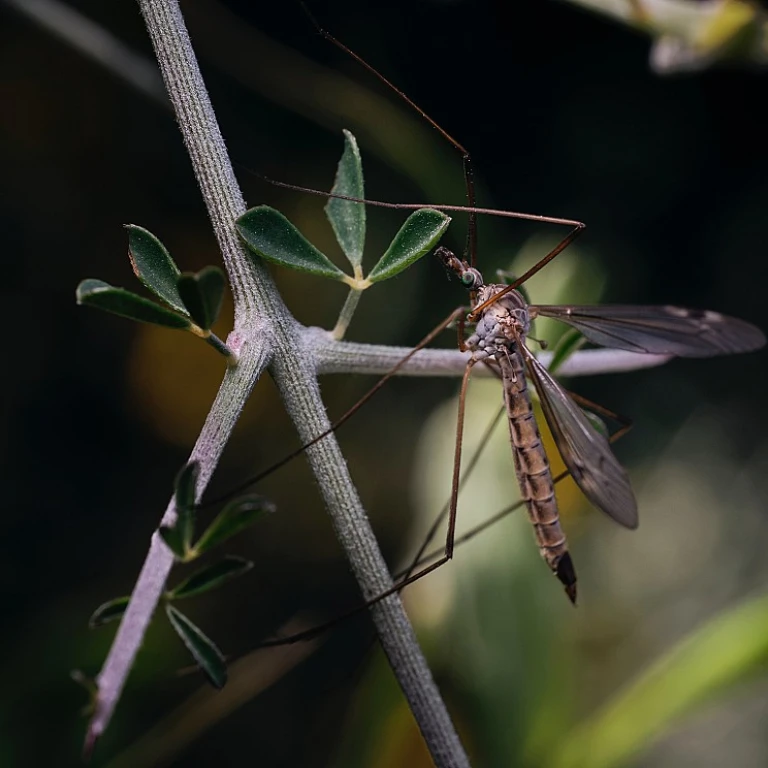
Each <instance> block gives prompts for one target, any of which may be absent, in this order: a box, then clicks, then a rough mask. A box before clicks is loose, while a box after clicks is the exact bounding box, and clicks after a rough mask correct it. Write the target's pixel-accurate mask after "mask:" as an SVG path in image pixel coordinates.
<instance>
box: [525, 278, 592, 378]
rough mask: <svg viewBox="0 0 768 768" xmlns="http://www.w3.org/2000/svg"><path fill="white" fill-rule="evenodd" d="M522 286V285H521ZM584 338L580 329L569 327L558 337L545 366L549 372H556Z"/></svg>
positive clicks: (581, 344) (579, 346) (580, 344)
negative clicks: (548, 361) (549, 359)
mask: <svg viewBox="0 0 768 768" xmlns="http://www.w3.org/2000/svg"><path fill="white" fill-rule="evenodd" d="M521 287H522V286H521ZM585 342H586V339H585V338H584V335H583V334H582V333H581V331H577V330H576V329H575V328H569V329H568V330H567V331H565V333H563V335H562V336H561V337H560V338H559V339H558V341H557V344H555V348H554V350H552V360H551V361H550V363H549V365H548V366H547V368H548V369H549V372H550V373H557V369H558V368H559V367H560V366H561V365H562V364H563V363H564V362H565V361H566V360H567V359H568V358H569V357H570V356H571V355H572V354H573V353H574V352H576V351H577V350H579V349H580V348H581V347H583V346H584V343H585Z"/></svg>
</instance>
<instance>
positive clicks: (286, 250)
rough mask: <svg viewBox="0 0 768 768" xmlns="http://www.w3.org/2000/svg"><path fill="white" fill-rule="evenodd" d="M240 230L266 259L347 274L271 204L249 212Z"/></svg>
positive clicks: (322, 272) (312, 270)
mask: <svg viewBox="0 0 768 768" xmlns="http://www.w3.org/2000/svg"><path fill="white" fill-rule="evenodd" d="M237 231H238V232H239V233H240V236H241V237H242V238H243V240H244V241H245V244H246V245H247V246H248V247H249V248H250V249H251V250H252V251H253V252H254V253H257V254H258V255H259V256H261V257H262V258H264V259H266V260H267V261H272V262H274V263H275V264H282V265H283V266H284V267H290V268H291V269H298V270H300V271H302V272H310V273H312V274H313V275H320V276H321V277H329V278H332V279H333V280H343V279H344V277H345V274H344V273H343V272H342V271H341V270H340V269H339V268H338V267H337V266H336V265H335V264H334V263H333V262H332V261H330V260H329V259H328V257H327V256H324V255H323V254H322V253H320V251H318V250H317V248H315V246H314V245H312V243H310V242H309V240H307V239H306V238H305V237H304V235H302V234H301V232H299V230H298V229H296V227H294V226H293V224H291V222H290V221H288V219H286V218H285V216H283V214H282V213H280V212H279V211H276V210H275V209H274V208H270V207H269V206H268V205H260V206H259V207H258V208H251V210H250V211H246V212H245V213H244V214H243V215H242V216H241V217H240V218H239V219H238V220H237Z"/></svg>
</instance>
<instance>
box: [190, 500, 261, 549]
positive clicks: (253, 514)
mask: <svg viewBox="0 0 768 768" xmlns="http://www.w3.org/2000/svg"><path fill="white" fill-rule="evenodd" d="M274 510H275V506H274V504H272V503H271V502H269V501H267V500H266V499H265V498H264V497H263V496H245V497H243V498H240V499H235V501H232V502H230V503H229V504H227V506H226V507H224V509H223V510H222V511H221V512H220V513H219V514H218V515H217V516H216V518H215V519H214V520H213V522H212V523H211V524H210V525H209V526H208V528H207V529H206V531H205V533H203V535H202V536H201V537H200V540H199V541H198V542H197V544H195V547H194V551H195V552H197V553H198V554H202V553H203V552H207V551H208V550H210V549H213V547H215V546H217V545H218V544H221V543H222V542H223V541H226V540H227V539H230V538H232V536H235V535H236V534H238V533H240V531H243V530H245V529H246V528H248V527H249V526H250V525H253V523H255V522H256V521H257V520H258V519H259V518H260V517H262V515H265V514H267V513H269V512H274Z"/></svg>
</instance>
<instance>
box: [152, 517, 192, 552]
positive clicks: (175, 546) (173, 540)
mask: <svg viewBox="0 0 768 768" xmlns="http://www.w3.org/2000/svg"><path fill="white" fill-rule="evenodd" d="M158 533H159V534H160V538H161V539H162V540H163V541H164V542H165V543H166V545H167V547H168V549H170V550H171V552H173V554H174V555H175V556H176V559H177V560H185V559H186V557H187V548H186V547H185V546H184V540H183V538H182V535H181V530H180V528H179V526H178V522H177V524H176V525H174V526H173V527H172V528H171V527H170V526H167V525H161V526H160V530H159V531H158Z"/></svg>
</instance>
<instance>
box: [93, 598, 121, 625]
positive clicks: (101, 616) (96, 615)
mask: <svg viewBox="0 0 768 768" xmlns="http://www.w3.org/2000/svg"><path fill="white" fill-rule="evenodd" d="M130 599H131V598H130V597H127V596H126V597H116V598H114V599H113V600H107V602H106V603H102V604H101V605H100V606H99V607H98V608H97V609H96V610H95V611H94V612H93V613H92V614H91V618H90V619H88V626H89V627H90V628H91V629H95V628H96V627H101V626H103V625H104V624H108V623H109V622H110V621H116V620H117V619H119V618H122V615H123V614H124V613H125V609H126V608H127V607H128V601H129V600H130Z"/></svg>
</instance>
